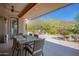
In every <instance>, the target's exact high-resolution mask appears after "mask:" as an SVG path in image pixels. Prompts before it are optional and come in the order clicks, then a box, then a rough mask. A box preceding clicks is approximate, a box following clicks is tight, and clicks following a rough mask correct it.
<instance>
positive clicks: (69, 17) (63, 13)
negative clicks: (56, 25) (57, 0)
mask: <svg viewBox="0 0 79 59" xmlns="http://www.w3.org/2000/svg"><path fill="white" fill-rule="evenodd" d="M78 13H79V3H75V4H72V5H69V6H66V7H64V8H61V9H58V10H56V11H54V12H50V13H48V14H45V15H42V16H40V17H38V18H37V19H42V20H49V19H57V20H65V21H75V15H76V14H78Z"/></svg>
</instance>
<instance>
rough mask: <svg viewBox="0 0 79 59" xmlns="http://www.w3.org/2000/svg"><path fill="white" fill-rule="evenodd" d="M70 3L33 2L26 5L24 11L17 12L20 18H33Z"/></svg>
mask: <svg viewBox="0 0 79 59" xmlns="http://www.w3.org/2000/svg"><path fill="white" fill-rule="evenodd" d="M68 5H71V4H70V3H37V4H36V3H33V4H31V5H28V8H25V9H24V10H26V9H28V10H26V11H25V12H22V13H21V14H19V17H20V18H22V19H25V18H27V19H34V18H36V17H38V16H41V15H43V14H46V13H49V12H51V11H56V10H58V9H60V8H64V7H65V6H68Z"/></svg>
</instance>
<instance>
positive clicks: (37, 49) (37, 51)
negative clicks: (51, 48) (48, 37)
mask: <svg viewBox="0 0 79 59" xmlns="http://www.w3.org/2000/svg"><path fill="white" fill-rule="evenodd" d="M44 41H45V39H38V40H35V41H34V44H33V46H29V45H26V47H25V51H26V54H27V52H28V53H30V54H31V55H32V56H40V55H42V56H43V55H44V54H43V46H44ZM26 54H25V55H26Z"/></svg>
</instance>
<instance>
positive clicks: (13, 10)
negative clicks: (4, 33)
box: [10, 5, 19, 13]
mask: <svg viewBox="0 0 79 59" xmlns="http://www.w3.org/2000/svg"><path fill="white" fill-rule="evenodd" d="M10 11H11V12H16V13H19V11H17V10H15V7H14V6H13V5H12V6H11V9H10Z"/></svg>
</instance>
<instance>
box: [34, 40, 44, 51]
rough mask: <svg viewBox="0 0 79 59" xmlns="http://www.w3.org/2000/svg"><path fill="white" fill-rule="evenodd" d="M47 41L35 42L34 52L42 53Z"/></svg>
mask: <svg viewBox="0 0 79 59" xmlns="http://www.w3.org/2000/svg"><path fill="white" fill-rule="evenodd" d="M44 41H45V39H38V40H35V41H34V48H33V51H41V50H42V49H43V46H44Z"/></svg>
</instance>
